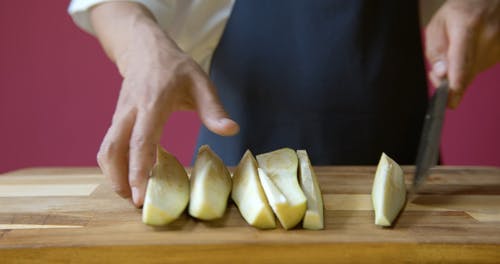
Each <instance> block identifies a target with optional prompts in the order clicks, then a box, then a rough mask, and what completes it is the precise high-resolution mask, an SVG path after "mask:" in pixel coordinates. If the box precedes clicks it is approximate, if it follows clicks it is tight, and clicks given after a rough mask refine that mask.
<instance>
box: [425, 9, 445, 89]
mask: <svg viewBox="0 0 500 264" xmlns="http://www.w3.org/2000/svg"><path fill="white" fill-rule="evenodd" d="M425 42H426V43H425V53H426V57H427V60H428V61H429V63H430V65H431V71H430V76H429V77H430V79H431V81H432V82H433V84H434V85H435V86H437V84H436V83H435V81H436V80H440V79H442V78H444V77H445V76H446V72H447V69H448V62H447V51H448V43H449V42H448V36H447V34H446V28H445V23H444V21H443V19H442V18H441V16H439V14H437V15H436V16H435V17H434V18H433V19H432V20H431V22H430V23H429V25H428V26H427V28H426V31H425Z"/></svg>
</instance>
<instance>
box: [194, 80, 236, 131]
mask: <svg viewBox="0 0 500 264" xmlns="http://www.w3.org/2000/svg"><path fill="white" fill-rule="evenodd" d="M193 82H194V84H193V88H192V89H193V91H192V93H193V97H194V101H195V104H196V109H197V110H198V114H199V115H200V118H201V121H202V122H203V124H205V126H206V127H207V128H208V129H209V130H210V131H212V132H214V133H216V134H218V135H221V136H231V135H234V134H237V133H238V131H239V129H240V128H239V126H238V124H237V123H236V122H235V121H233V120H232V119H230V118H229V115H228V114H227V112H226V111H225V110H224V107H223V106H222V104H221V103H220V101H219V97H218V96H217V93H216V90H215V87H214V85H213V83H212V82H211V81H210V80H208V78H206V77H204V76H199V77H198V78H195V79H193Z"/></svg>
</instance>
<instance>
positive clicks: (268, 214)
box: [231, 150, 276, 229]
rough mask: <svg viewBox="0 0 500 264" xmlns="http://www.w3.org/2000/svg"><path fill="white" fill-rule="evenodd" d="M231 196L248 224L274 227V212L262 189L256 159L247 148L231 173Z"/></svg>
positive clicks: (262, 227)
mask: <svg viewBox="0 0 500 264" xmlns="http://www.w3.org/2000/svg"><path fill="white" fill-rule="evenodd" d="M231 197H232V199H233V201H234V202H235V203H236V205H237V206H238V209H239V211H240V213H241V215H242V216H243V218H244V219H245V221H247V223H248V224H250V225H252V226H254V227H257V228H261V229H268V228H275V227H276V221H275V219H274V214H273V211H272V209H271V207H269V203H268V202H267V198H266V194H265V193H264V190H263V189H262V185H261V183H260V179H259V174H258V171H257V161H256V160H255V158H254V156H253V154H252V152H250V150H247V151H246V152H245V154H244V155H243V157H242V158H241V161H240V163H239V164H238V167H236V170H235V171H234V173H233V189H232V191H231Z"/></svg>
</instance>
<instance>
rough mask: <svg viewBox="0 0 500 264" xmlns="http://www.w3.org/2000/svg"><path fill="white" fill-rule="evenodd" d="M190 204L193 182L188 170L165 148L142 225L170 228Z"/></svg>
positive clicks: (150, 184) (160, 152)
mask: <svg viewBox="0 0 500 264" xmlns="http://www.w3.org/2000/svg"><path fill="white" fill-rule="evenodd" d="M188 201H189V178H188V175H187V173H186V170H185V169H184V167H183V166H182V165H181V164H180V163H179V161H178V160H177V159H176V158H175V157H174V156H173V155H172V154H170V153H168V152H166V151H165V150H164V149H163V148H162V147H161V146H158V147H157V157H156V165H155V166H154V168H153V170H152V173H151V177H150V178H149V180H148V186H147V190H146V197H145V199H144V206H143V208H142V222H144V223H145V224H148V225H153V226H161V225H166V224H168V223H170V222H172V221H173V220H175V219H176V218H178V217H179V216H180V214H181V213H182V212H183V211H184V210H185V209H186V206H187V204H188Z"/></svg>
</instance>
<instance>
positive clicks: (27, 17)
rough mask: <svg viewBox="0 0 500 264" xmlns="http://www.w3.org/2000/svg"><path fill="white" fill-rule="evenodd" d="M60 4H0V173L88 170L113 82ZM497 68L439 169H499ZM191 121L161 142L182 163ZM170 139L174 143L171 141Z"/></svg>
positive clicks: (182, 120) (194, 124)
mask: <svg viewBox="0 0 500 264" xmlns="http://www.w3.org/2000/svg"><path fill="white" fill-rule="evenodd" d="M67 4H68V1H60V0H58V1H29V4H28V3H26V2H25V1H16V0H3V1H0V173H1V172H5V171H8V170H13V169H17V168H22V167H30V166H82V165H84V166H89V165H90V166H95V165H96V162H95V155H96V152H97V149H98V147H99V143H100V141H101V139H102V137H103V135H104V133H105V131H106V129H107V127H108V125H109V122H110V120H111V116H112V113H113V110H114V107H115V102H116V98H117V94H118V91H119V87H120V76H119V75H118V73H117V71H116V69H115V67H114V66H113V65H112V64H111V63H110V62H109V61H108V59H107V58H106V57H105V55H104V53H103V52H102V51H101V49H100V47H99V45H98V43H97V42H96V41H95V40H94V39H93V38H92V37H91V36H89V35H87V34H85V33H83V32H82V31H80V30H79V29H78V28H76V26H75V25H74V24H73V23H72V21H71V19H70V17H69V16H68V15H67V14H66V7H67ZM499 83H500V65H497V66H496V67H495V68H494V69H491V70H489V71H488V72H486V73H484V74H482V75H481V76H480V77H479V78H478V79H477V80H476V81H475V82H474V84H473V85H472V87H471V88H470V93H468V94H467V95H466V96H465V99H464V101H463V104H462V105H461V106H460V108H459V109H458V110H455V111H450V112H449V113H448V115H447V119H446V123H445V128H444V133H445V135H444V139H443V157H444V162H445V163H446V164H467V165H495V166H500V140H498V135H500V103H499V99H500V87H499V86H500V85H499ZM198 129H199V120H198V119H197V118H196V116H195V115H194V114H192V113H179V114H176V115H174V116H173V118H172V119H171V120H170V121H169V122H168V123H167V124H166V127H165V135H164V137H163V142H162V144H163V145H164V146H165V147H166V148H167V149H168V150H169V151H171V152H173V153H174V154H175V155H176V156H177V157H178V158H179V159H180V160H181V162H183V163H184V164H189V162H190V160H191V155H192V153H193V150H194V145H195V141H196V135H197V133H198ZM174 139H175V140H174Z"/></svg>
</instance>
